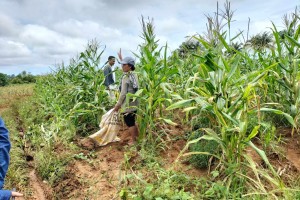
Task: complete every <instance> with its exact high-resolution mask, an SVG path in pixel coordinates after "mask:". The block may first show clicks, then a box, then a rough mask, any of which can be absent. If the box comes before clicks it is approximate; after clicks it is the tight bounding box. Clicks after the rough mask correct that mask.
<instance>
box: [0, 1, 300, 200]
mask: <svg viewBox="0 0 300 200" xmlns="http://www.w3.org/2000/svg"><path fill="white" fill-rule="evenodd" d="M224 8H225V10H224V11H221V10H219V8H218V11H217V12H216V16H207V19H208V24H207V27H208V29H207V33H205V34H203V35H194V36H192V37H191V41H192V42H190V41H189V42H184V43H183V44H182V45H181V46H180V47H179V49H178V50H176V51H174V52H172V53H171V55H170V56H168V55H167V54H168V46H167V44H166V45H164V46H162V47H160V46H159V43H158V39H157V38H156V36H155V29H154V25H153V21H152V20H148V21H145V20H144V18H143V19H142V20H141V25H142V36H141V37H142V38H143V40H144V41H143V43H142V44H141V45H140V46H139V52H138V53H136V56H137V58H138V59H139V62H138V63H137V67H136V69H137V73H138V76H139V79H140V81H139V82H140V83H141V84H140V90H139V91H137V93H136V94H134V95H131V96H132V97H133V98H137V99H138V100H139V101H140V106H139V109H138V124H139V129H140V136H139V144H138V145H137V146H135V147H133V148H130V149H126V151H125V160H124V163H123V166H122V168H123V169H124V171H125V175H124V176H122V177H121V179H122V180H121V184H120V190H119V191H120V193H119V196H120V198H121V199H134V200H140V199H149V200H150V199H281V198H282V199H295V198H297V197H299V189H300V188H299V184H296V183H298V182H299V180H297V178H291V177H290V176H288V174H287V175H286V176H283V175H282V174H281V175H280V174H279V173H278V172H279V169H277V168H276V166H274V165H273V164H272V162H271V160H270V157H269V155H271V154H279V152H278V151H279V148H277V147H278V145H280V144H281V142H282V141H281V137H282V136H281V135H279V134H278V133H277V132H276V129H278V128H280V127H282V126H284V127H285V128H290V129H291V130H292V134H299V133H298V132H297V130H298V128H299V116H300V82H299V81H300V71H299V69H300V63H299V50H300V42H299V34H300V26H299V19H300V18H299V14H298V12H297V10H296V11H295V13H292V14H291V15H290V17H287V16H285V19H286V20H285V22H286V23H285V26H286V27H285V28H286V29H285V30H284V31H279V30H277V27H276V25H274V26H273V28H272V32H270V33H269V32H263V33H261V34H258V35H256V36H253V37H251V38H250V39H249V40H248V38H247V40H244V43H245V44H243V45H242V44H241V43H240V41H241V38H244V37H243V33H238V34H237V35H234V36H233V37H232V33H231V30H230V29H231V23H232V17H233V12H232V11H231V8H230V3H229V2H226V3H225V7H224ZM220 13H222V14H220ZM217 16H218V17H217ZM220 16H222V17H220ZM221 18H223V20H224V21H225V22H223V23H222V20H221ZM103 51H104V49H101V47H100V45H99V43H98V42H97V41H91V42H89V43H88V45H87V48H86V50H85V51H84V52H81V53H80V54H79V55H78V57H76V58H74V59H72V60H71V62H70V64H69V65H68V66H65V65H64V64H62V65H61V66H59V67H58V68H57V70H56V71H54V72H53V73H52V74H49V75H47V76H44V77H41V78H40V79H38V80H37V82H36V84H35V86H34V93H33V94H32V95H33V96H32V98H30V99H29V100H28V101H26V102H25V103H22V104H20V103H19V102H18V103H15V104H13V105H12V107H13V108H14V112H12V113H14V114H13V115H10V114H7V115H6V117H7V118H10V119H11V120H8V121H12V120H13V118H15V117H17V118H18V126H19V127H22V132H23V133H24V136H23V137H22V139H21V140H20V139H18V137H16V136H15V137H13V138H14V141H15V142H16V143H17V144H18V145H17V146H19V147H22V148H25V147H26V148H27V150H26V151H25V154H28V155H34V162H35V168H36V170H37V171H38V173H39V176H40V177H42V178H43V179H44V180H45V181H47V182H48V183H49V184H50V185H51V186H55V185H57V184H58V182H59V181H61V180H62V179H63V178H64V175H65V173H67V172H66V171H67V166H68V165H70V163H72V162H73V161H74V159H80V160H86V159H87V158H86V157H85V156H84V155H83V154H80V153H78V147H77V146H76V139H77V138H78V137H81V136H87V135H89V134H91V133H93V132H94V131H95V130H97V128H98V123H99V120H100V118H101V116H102V115H103V113H105V112H106V111H107V110H108V109H109V108H111V107H112V106H113V104H112V103H111V102H110V101H109V98H108V94H107V92H106V91H105V86H104V85H103V81H104V76H103V73H102V72H101V71H99V70H97V66H98V65H99V62H100V58H101V55H102V53H103ZM2 79H3V80H2V82H3V83H4V82H5V81H6V79H5V78H2ZM5 89H9V87H5ZM6 91H7V90H6ZM0 92H2V90H0ZM15 96H17V95H16V94H15ZM0 102H1V103H2V104H5V102H4V103H3V102H2V101H0ZM6 103H7V104H8V102H6ZM8 123H9V127H10V128H11V130H12V132H13V133H14V134H16V133H17V131H19V130H16V129H14V128H13V124H12V122H8ZM170 126H173V127H174V126H175V127H184V128H185V129H184V130H188V131H181V132H179V133H176V134H174V135H175V136H174V135H172V134H173V133H172V131H170V129H168V127H170ZM177 140H184V141H185V142H186V143H185V146H182V149H180V152H179V155H178V156H177V158H176V159H175V161H174V162H173V163H172V164H171V166H170V167H166V163H165V160H164V159H163V158H162V156H161V155H162V154H166V152H168V150H169V149H171V147H172V145H173V144H174V143H175V142H176V141H177ZM137 149H138V150H137ZM248 149H251V150H253V151H254V152H256V153H257V154H258V155H259V157H260V159H261V160H262V162H263V163H264V164H263V165H257V164H256V163H255V161H254V160H253V158H252V157H251V156H250V155H249V154H248V153H247V150H248ZM14 152H15V153H13V155H16V156H21V155H20V154H22V153H21V152H20V151H19V150H18V149H16V150H14ZM23 153H24V152H23ZM74 155H76V156H74ZM14 159H15V160H18V159H16V158H14ZM186 160H188V161H189V162H190V163H191V164H193V165H194V166H196V167H198V168H207V169H208V174H207V175H206V176H203V177H196V176H189V175H188V174H185V173H184V172H185V170H182V168H180V167H182V162H183V161H186ZM212 161H213V162H212ZM21 165H22V162H21V161H19V162H16V163H15V164H14V165H13V167H12V168H13V169H14V170H20V174H19V175H18V176H17V175H15V177H14V176H13V175H12V174H11V175H9V176H10V178H11V180H12V181H13V182H17V180H14V179H18V178H20V177H23V176H22V175H21V173H23V172H22V170H23V169H22V168H20V166H21ZM184 167H185V168H188V167H192V166H187V165H184ZM180 169H181V170H180ZM21 179H22V181H21V180H18V181H19V184H20V186H19V187H24V186H22V185H23V184H26V181H24V180H26V177H25V178H21ZM59 192H61V191H58V192H57V193H56V194H55V196H56V197H57V198H62V194H60V193H59Z"/></svg>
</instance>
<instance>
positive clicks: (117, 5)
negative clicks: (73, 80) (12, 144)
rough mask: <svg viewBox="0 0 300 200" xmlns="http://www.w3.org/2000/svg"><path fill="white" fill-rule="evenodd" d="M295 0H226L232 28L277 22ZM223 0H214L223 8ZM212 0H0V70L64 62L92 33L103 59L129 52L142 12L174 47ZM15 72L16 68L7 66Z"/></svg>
mask: <svg viewBox="0 0 300 200" xmlns="http://www.w3.org/2000/svg"><path fill="white" fill-rule="evenodd" d="M297 1H298V3H296V2H295V1H294V0H286V1H282V0H274V1H260V0H251V1H250V0H231V8H232V9H233V10H235V14H234V20H236V21H235V22H233V23H232V32H233V33H236V30H238V29H241V30H246V29H247V21H248V17H250V18H251V26H250V31H251V34H252V33H253V34H254V33H256V32H260V31H263V30H266V26H268V27H270V23H269V22H270V21H271V20H273V21H276V23H277V22H279V21H280V18H281V17H282V15H283V14H284V13H286V12H287V11H290V10H293V9H294V7H295V5H297V4H299V3H300V2H299V0H297ZM224 2H225V0H221V1H219V8H221V9H223V5H224ZM216 5H217V1H212V0H186V1H171V0H165V1H161V0H152V1H141V0H126V1H124V0H51V1H47V3H45V2H44V1H40V0H30V1H29V0H1V1H0V13H1V14H0V45H1V49H0V71H2V70H4V68H5V69H6V70H9V69H13V70H15V69H17V68H11V67H10V68H7V66H19V67H20V70H23V69H24V68H26V69H28V68H29V66H35V71H37V70H38V69H39V67H40V70H41V71H44V68H47V69H48V66H49V65H52V64H55V63H61V62H62V61H64V62H65V63H67V62H68V61H69V59H70V58H72V57H75V56H76V55H77V54H78V53H79V52H81V51H82V50H84V48H85V46H86V45H87V43H88V41H90V40H92V39H95V38H96V39H97V40H98V41H99V42H100V44H101V45H103V46H104V45H105V46H106V49H105V52H104V53H103V57H104V58H102V60H103V61H105V60H106V58H107V57H108V56H109V55H115V56H116V54H117V51H118V50H119V48H122V51H123V54H124V55H126V56H133V53H132V52H135V53H137V50H138V49H137V47H138V45H139V44H141V43H142V39H141V38H140V36H141V32H142V28H141V23H140V20H141V16H144V17H145V18H146V19H147V17H150V18H153V19H154V25H155V34H156V35H157V39H159V40H160V42H159V44H160V45H165V43H166V42H168V46H169V48H170V51H171V50H174V49H176V48H177V47H178V46H179V45H180V44H181V43H182V42H183V41H184V40H185V36H187V35H191V34H194V33H196V32H197V33H200V34H202V33H203V32H204V31H205V24H206V17H205V16H204V14H210V15H213V13H214V12H215V11H216ZM12 73H15V72H12Z"/></svg>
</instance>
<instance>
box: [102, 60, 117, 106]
mask: <svg viewBox="0 0 300 200" xmlns="http://www.w3.org/2000/svg"><path fill="white" fill-rule="evenodd" d="M115 61H116V59H115V57H114V56H109V57H108V60H107V62H106V65H105V67H104V69H103V73H104V76H105V80H104V85H105V86H106V87H107V90H108V91H109V96H110V98H111V99H112V100H115V98H116V97H115V94H114V90H116V88H117V87H116V85H115V82H116V75H115V69H114V68H113V66H114V64H115Z"/></svg>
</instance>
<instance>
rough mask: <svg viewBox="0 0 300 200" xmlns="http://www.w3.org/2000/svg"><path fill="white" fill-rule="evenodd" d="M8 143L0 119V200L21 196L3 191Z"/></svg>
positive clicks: (5, 131)
mask: <svg viewBox="0 0 300 200" xmlns="http://www.w3.org/2000/svg"><path fill="white" fill-rule="evenodd" d="M9 151H10V141H9V136H8V130H7V129H6V127H5V124H4V122H3V120H2V118H1V117H0V200H9V199H10V197H21V196H23V194H21V193H19V192H14V191H10V190H3V189H2V188H3V185H4V178H5V176H6V172H7V170H8V165H9Z"/></svg>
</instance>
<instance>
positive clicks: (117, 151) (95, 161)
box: [30, 127, 300, 200]
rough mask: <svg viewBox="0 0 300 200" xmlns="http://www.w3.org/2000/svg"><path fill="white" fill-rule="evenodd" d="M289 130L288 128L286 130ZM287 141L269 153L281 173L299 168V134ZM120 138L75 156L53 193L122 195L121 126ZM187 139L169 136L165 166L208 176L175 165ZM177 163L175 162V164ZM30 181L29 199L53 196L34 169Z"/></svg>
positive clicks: (92, 197)
mask: <svg viewBox="0 0 300 200" xmlns="http://www.w3.org/2000/svg"><path fill="white" fill-rule="evenodd" d="M168 128H169V131H168V133H167V134H168V137H169V138H172V137H174V136H176V135H178V134H182V132H183V131H184V130H183V129H182V128H181V127H176V128H170V127H168ZM285 131H286V132H289V130H285ZM283 135H284V137H285V138H284V140H285V144H283V149H284V152H283V155H277V154H270V155H268V158H269V159H270V161H271V163H272V165H274V167H275V168H276V169H277V170H278V173H279V174H280V175H284V174H286V173H296V174H299V172H300V159H299V156H300V135H294V136H293V137H292V136H291V135H290V134H286V133H284V134H283ZM119 137H120V138H121V142H117V143H111V144H109V145H106V146H104V147H100V148H96V149H94V150H93V151H92V152H93V154H94V157H93V158H90V159H89V160H76V161H74V162H72V163H71V164H70V166H69V167H68V172H67V175H66V177H65V179H64V180H63V181H61V182H60V183H59V184H58V185H56V186H55V188H53V190H54V193H60V195H59V198H57V197H56V199H78V200H84V199H89V200H100V199H101V200H113V199H120V198H119V195H118V194H119V191H120V189H121V187H120V184H121V180H122V176H123V175H124V173H125V172H124V171H123V170H122V169H123V164H124V163H123V162H124V153H125V151H126V148H129V147H127V146H126V141H127V140H129V135H128V131H127V130H121V131H120V133H119ZM185 144H186V141H184V140H183V139H179V140H170V142H169V143H168V144H167V146H168V149H167V150H166V151H163V152H162V153H161V156H162V157H163V158H164V160H165V168H167V169H168V168H172V169H175V170H179V171H182V172H185V173H186V174H189V175H192V176H194V177H202V176H206V175H207V173H208V170H198V169H195V168H193V167H191V166H189V165H188V163H184V162H178V163H176V165H173V164H174V162H175V160H176V158H177V157H178V154H179V152H180V151H181V150H182V149H183V148H184V146H185ZM82 153H84V154H88V153H91V150H87V149H84V148H83V149H82ZM247 153H248V154H249V155H251V156H252V158H253V160H254V161H255V162H256V163H257V164H258V165H262V164H263V162H262V160H261V158H260V157H259V156H258V155H257V154H256V152H254V151H253V150H251V149H248V150H247ZM174 166H176V167H175V168H174ZM30 182H31V186H32V189H33V190H34V191H35V192H34V194H33V195H32V197H31V198H30V199H39V200H43V199H51V198H49V197H47V195H46V194H47V193H48V192H49V191H48V192H45V190H44V188H45V187H43V184H44V183H42V182H41V181H39V180H38V178H37V177H36V175H35V172H34V171H31V173H30Z"/></svg>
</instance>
